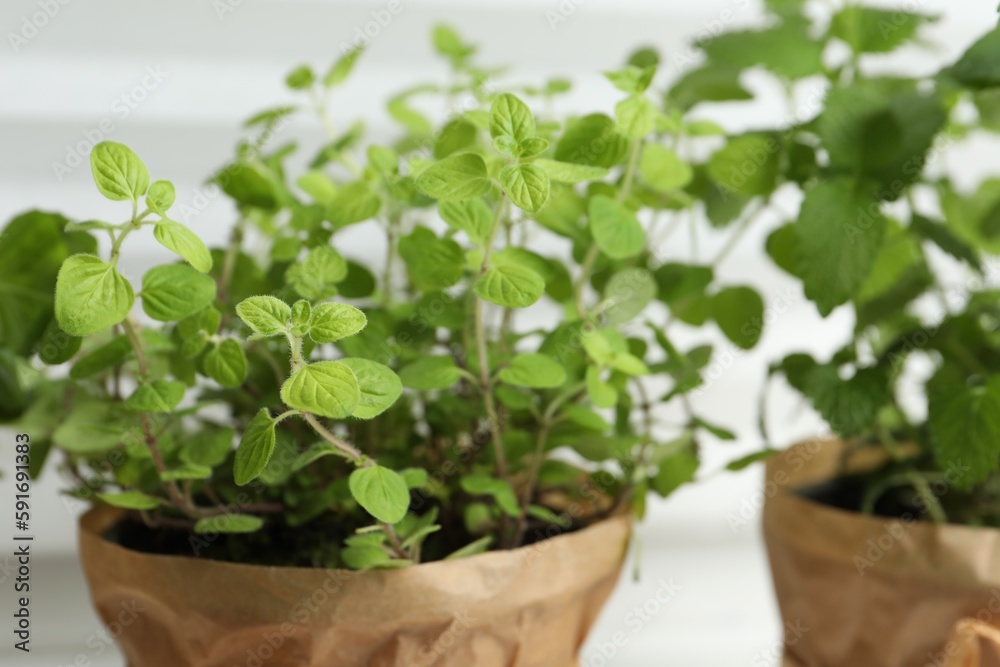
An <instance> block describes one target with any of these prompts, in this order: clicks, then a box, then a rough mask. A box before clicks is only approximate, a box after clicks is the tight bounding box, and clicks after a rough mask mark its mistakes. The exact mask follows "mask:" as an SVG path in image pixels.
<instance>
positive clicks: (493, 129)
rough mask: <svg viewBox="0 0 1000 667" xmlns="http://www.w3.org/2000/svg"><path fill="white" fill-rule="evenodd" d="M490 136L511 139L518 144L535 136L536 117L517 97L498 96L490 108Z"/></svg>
mask: <svg viewBox="0 0 1000 667" xmlns="http://www.w3.org/2000/svg"><path fill="white" fill-rule="evenodd" d="M490 136H491V137H493V138H494V139H495V138H497V137H504V136H506V137H511V138H512V139H514V141H516V142H519V143H520V142H521V141H524V140H525V139H528V138H530V137H534V136H535V116H534V115H533V114H532V113H531V109H529V108H528V105H527V104H525V103H524V102H522V101H521V100H520V99H518V98H517V96H515V95H511V94H510V93H504V94H502V95H498V96H497V97H496V98H495V99H494V100H493V104H492V106H491V107H490Z"/></svg>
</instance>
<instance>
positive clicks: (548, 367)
mask: <svg viewBox="0 0 1000 667" xmlns="http://www.w3.org/2000/svg"><path fill="white" fill-rule="evenodd" d="M498 377H499V378H500V379H501V380H503V381H504V382H506V383H507V384H512V385H516V386H518V387H531V388H533V389H551V388H553V387H559V386H562V384H563V383H564V382H566V370H565V369H564V368H563V367H562V365H561V364H560V363H559V362H558V361H556V360H555V359H552V358H551V357H549V356H548V355H545V354H519V355H517V356H516V357H514V358H513V359H511V360H510V364H509V365H508V366H506V367H505V368H504V369H503V370H501V371H500V373H499V374H498Z"/></svg>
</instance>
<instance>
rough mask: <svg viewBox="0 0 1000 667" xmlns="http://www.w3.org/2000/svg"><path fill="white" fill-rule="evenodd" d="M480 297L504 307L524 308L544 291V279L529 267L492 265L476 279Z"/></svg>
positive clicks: (477, 291) (537, 298) (476, 287)
mask: <svg viewBox="0 0 1000 667" xmlns="http://www.w3.org/2000/svg"><path fill="white" fill-rule="evenodd" d="M475 291H476V294H478V295H479V297H480V298H482V299H485V300H486V301H489V302H490V303H495V304H497V305H499V306H504V307H506V308H526V307H528V306H530V305H531V304H533V303H535V302H536V301H538V300H539V299H540V298H541V297H542V294H543V293H544V292H545V281H544V280H542V277H541V276H539V275H538V274H537V273H535V272H534V271H532V270H531V269H529V268H526V267H523V266H520V265H517V264H505V265H502V266H494V267H492V268H490V269H489V270H488V271H486V273H484V274H483V275H482V276H481V277H480V278H479V280H477V281H476V286H475Z"/></svg>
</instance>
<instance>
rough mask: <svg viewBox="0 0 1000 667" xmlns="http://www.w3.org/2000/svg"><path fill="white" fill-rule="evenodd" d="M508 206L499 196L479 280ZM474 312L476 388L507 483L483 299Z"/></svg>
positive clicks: (503, 477) (499, 473)
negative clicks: (484, 409)
mask: <svg viewBox="0 0 1000 667" xmlns="http://www.w3.org/2000/svg"><path fill="white" fill-rule="evenodd" d="M506 203H507V196H506V194H501V195H500V201H498V202H497V207H496V211H495V212H494V214H493V226H492V228H491V229H490V237H489V240H488V241H487V243H486V247H484V248H483V261H482V264H480V266H479V276H480V277H481V276H482V275H483V274H485V273H486V271H487V269H489V265H490V254H491V253H492V251H493V244H494V242H495V241H496V237H497V233H498V232H499V230H500V227H501V224H500V221H501V219H502V217H503V209H504V207H505V205H506ZM475 305H476V308H475V316H474V318H473V319H474V322H475V328H476V354H477V358H478V360H479V388H480V390H481V391H482V394H483V404H484V406H485V408H486V418H487V420H488V421H489V425H488V426H489V429H490V439H491V440H492V442H493V457H494V460H495V461H496V467H497V476H498V477H499V478H500V479H507V454H506V452H504V450H503V436H502V434H501V433H500V417H499V415H498V414H497V407H496V401H495V400H494V398H493V386H492V385H491V383H490V360H489V354H488V352H487V349H486V324H485V322H484V321H483V299H482V297H480V296H479V295H478V294H477V295H476V303H475Z"/></svg>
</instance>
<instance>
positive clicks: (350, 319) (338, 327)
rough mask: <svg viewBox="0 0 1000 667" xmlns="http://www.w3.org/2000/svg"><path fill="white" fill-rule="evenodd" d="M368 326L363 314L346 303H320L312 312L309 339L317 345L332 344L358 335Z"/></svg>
mask: <svg viewBox="0 0 1000 667" xmlns="http://www.w3.org/2000/svg"><path fill="white" fill-rule="evenodd" d="M367 324H368V319H367V318H366V317H365V314H364V313H363V312H361V311H360V310H358V309H357V308H355V307H354V306H349V305H347V304H346V303H330V302H328V303H321V304H319V305H318V306H316V307H315V308H313V311H312V318H311V319H310V320H309V337H310V338H312V339H313V340H314V341H316V342H317V343H332V342H334V341H338V340H340V339H341V338H347V337H348V336H353V335H354V334H356V333H358V332H359V331H361V330H362V329H364V328H365V326H366V325H367Z"/></svg>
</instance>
